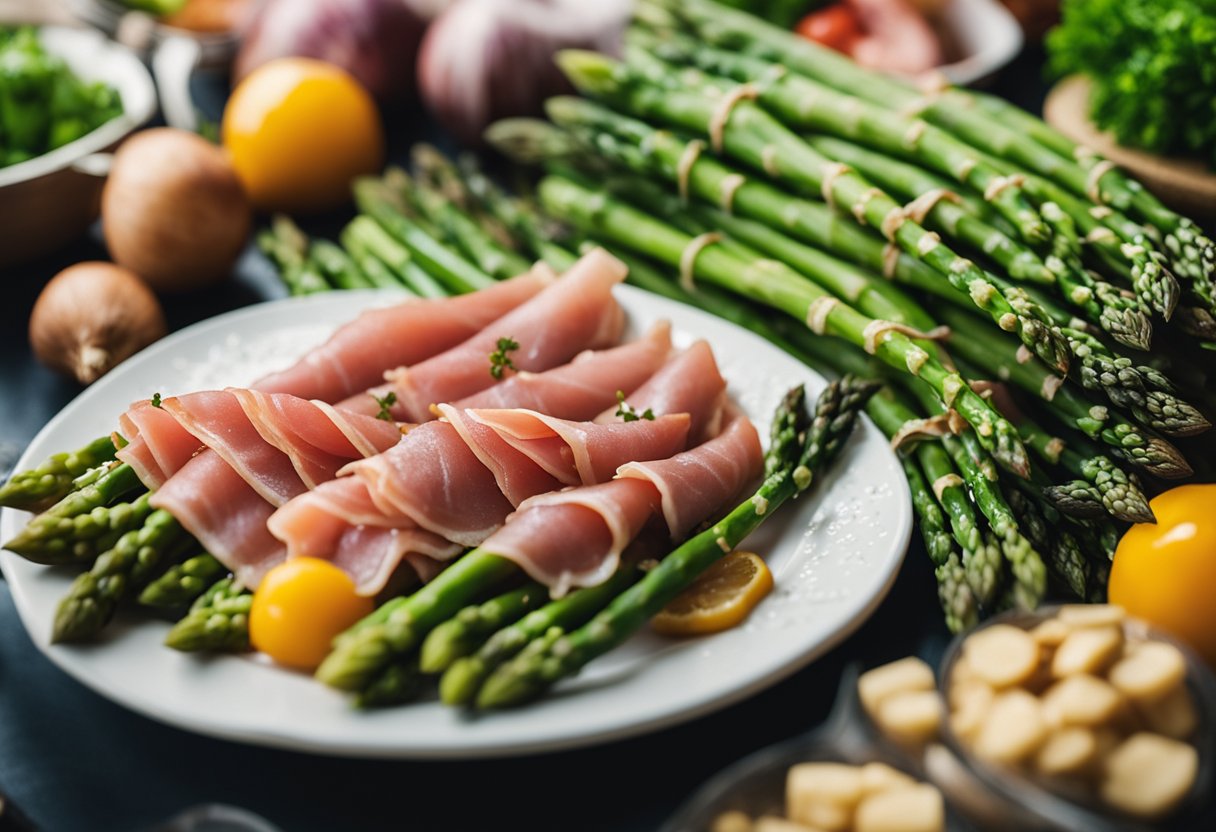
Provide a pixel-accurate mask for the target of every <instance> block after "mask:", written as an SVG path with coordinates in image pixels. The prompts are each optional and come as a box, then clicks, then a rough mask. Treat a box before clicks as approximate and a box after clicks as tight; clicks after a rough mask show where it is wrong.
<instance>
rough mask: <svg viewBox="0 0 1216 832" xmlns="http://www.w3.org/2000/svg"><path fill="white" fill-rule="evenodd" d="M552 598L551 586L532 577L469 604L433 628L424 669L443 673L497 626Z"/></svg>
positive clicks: (423, 656)
mask: <svg viewBox="0 0 1216 832" xmlns="http://www.w3.org/2000/svg"><path fill="white" fill-rule="evenodd" d="M548 600H549V590H548V589H547V588H546V587H544V586H542V585H541V584H538V583H536V582H535V581H529V582H528V583H526V584H524V585H523V586H521V587H518V588H516V589H512V590H510V591H508V592H505V593H503V594H502V595H498V596H496V597H494V598H491V599H490V600H489V601H486V602H485V603H482V604H476V605H473V606H468V607H465V608H464V609H462V610H460V612H458V613H456V614H455V615H454V616H452V617H451V618H449V619H448V620H447V621H445V622H443V623H442V624H440V625H439V626H438V627H436V628H435V629H433V630H431V632H430V634H429V635H428V636H427V637H426V640H425V641H423V642H422V652H421V660H420V663H419V667H420V669H421V670H422V672H423V673H442V672H443V671H444V670H447V668H448V667H449V666H450V665H451V664H452V662H454V661H456V660H457V659H459V658H460V657H462V656H467V655H469V654H470V653H472V652H473V651H474V650H476V649H477V648H478V647H479V646H481V644H482V642H484V641H485V640H486V638H488V637H489V636H490V635H491V634H493V633H494V632H495V631H496V630H499V629H501V628H503V627H505V626H506V625H508V624H511V623H514V622H515V621H516V620H518V619H519V618H521V617H523V616H524V615H526V614H527V613H529V612H531V611H532V610H534V609H536V608H537V607H539V606H541V605H542V604H544V603H545V602H546V601H548Z"/></svg>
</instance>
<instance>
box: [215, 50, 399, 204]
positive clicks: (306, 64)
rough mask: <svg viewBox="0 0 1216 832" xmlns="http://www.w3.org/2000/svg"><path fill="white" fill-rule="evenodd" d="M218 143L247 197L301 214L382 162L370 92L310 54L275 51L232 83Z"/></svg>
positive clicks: (344, 195)
mask: <svg viewBox="0 0 1216 832" xmlns="http://www.w3.org/2000/svg"><path fill="white" fill-rule="evenodd" d="M221 135H222V138H223V142H224V147H225V148H227V150H228V154H229V156H230V157H231V159H232V166H233V167H234V168H235V169H236V173H237V176H239V177H240V179H241V183H242V184H243V185H244V186H245V191H246V192H247V193H248V194H249V198H250V199H251V200H252V201H253V204H254V205H255V206H257V207H258V208H259V209H261V210H265V211H290V212H295V213H309V212H316V211H324V210H327V209H330V208H335V207H338V206H340V205H342V204H343V203H345V202H347V201H348V200H349V199H350V183H351V180H352V179H354V178H355V177H356V176H361V175H363V174H370V173H376V172H378V171H379V170H380V169H381V167H383V165H384V129H383V127H382V126H381V123H380V113H379V111H378V110H377V109H376V103H375V101H373V100H372V97H371V95H370V94H369V93H368V92H367V90H366V89H364V88H363V87H362V86H360V84H359V82H358V81H356V80H355V79H354V78H353V77H351V76H350V75H349V74H348V73H347V72H345V71H344V70H342V69H339V68H338V67H336V66H333V65H332V64H327V63H325V62H323V61H318V60H314V59H312V58H280V59H278V60H274V61H270V62H268V63H266V64H263V65H262V66H260V67H258V68H257V69H255V70H254V71H253V72H251V73H250V74H249V75H248V76H246V77H245V79H244V80H242V81H241V82H240V84H238V85H237V87H236V89H235V90H233V92H232V96H231V97H230V98H229V99H228V104H227V106H226V107H225V109H224V119H223V124H222V126H221Z"/></svg>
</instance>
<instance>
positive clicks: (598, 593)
mask: <svg viewBox="0 0 1216 832" xmlns="http://www.w3.org/2000/svg"><path fill="white" fill-rule="evenodd" d="M640 575H641V572H640V571H639V570H638V569H637V567H636V566H635V565H634V564H625V565H624V566H622V567H621V568H620V569H618V570H617V571H616V573H615V574H614V575H613V576H612V577H611V578H609V579H608V580H607V581H604V583H602V584H599V585H598V586H592V587H586V588H583V589H577V590H575V591H574V592H571V593H569V594H567V595H564V596H562V597H561V598H558V599H557V600H555V601H550V602H549V603H547V604H545V605H544V606H543V607H540V608H539V609H537V610H533V611H532V612H530V613H528V614H527V615H525V616H524V617H523V618H521V619H520V620H519V621H516V622H515V623H513V624H511V625H510V626H507V627H504V628H502V629H501V630H499V631H498V632H496V633H494V634H493V635H491V636H490V637H489V638H488V639H486V641H485V643H484V644H482V645H481V646H480V647H479V648H478V649H477V651H476V652H475V653H473V654H472V655H467V656H464V657H462V658H459V659H456V661H454V662H452V664H451V665H450V666H449V667H448V669H447V670H446V671H445V672H444V674H443V676H442V677H441V678H440V680H439V698H440V699H441V700H443V702H444V703H446V704H448V705H469V704H471V703H472V702H473V700H474V699H475V697H476V696H477V692H478V691H479V690H480V689H481V686H482V684H483V683H484V682H485V680H486V679H487V678H488V677H489V676H490V674H491V673H493V672H494V670H495V669H496V668H497V667H499V665H501V664H503V663H504V662H506V661H507V660H509V659H511V658H512V657H514V656H516V655H518V654H519V652H520V651H521V650H523V649H524V648H525V647H527V646H528V644H530V643H531V642H532V641H534V640H535V639H539V638H541V637H542V636H544V634H545V633H547V632H548V631H549V630H550V629H552V628H554V627H557V628H560V629H570V628H573V627H577V626H579V625H580V624H583V623H584V622H586V621H587V620H588V619H589V618H591V616H593V615H595V614H596V613H597V612H599V611H600V610H602V609H603V608H604V607H606V606H607V605H608V602H609V601H611V600H612V599H613V598H615V597H616V596H618V595H620V594H621V593H622V592H624V591H625V590H626V589H627V588H628V587H629V586H630V585H632V584H633V583H634V582H635V581H637V579H638V578H639V576H640Z"/></svg>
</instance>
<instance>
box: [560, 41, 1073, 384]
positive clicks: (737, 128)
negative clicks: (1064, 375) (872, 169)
mask: <svg viewBox="0 0 1216 832" xmlns="http://www.w3.org/2000/svg"><path fill="white" fill-rule="evenodd" d="M558 62H559V64H560V66H561V67H562V69H563V70H564V72H565V73H566V75H567V77H568V78H570V80H571V81H572V82H573V83H574V85H575V86H576V87H578V88H579V89H580V90H581V91H582V92H584V93H585V94H587V95H590V96H591V97H594V98H600V99H605V100H608V101H610V102H612V103H614V104H615V105H617V106H619V107H621V108H623V109H626V110H628V111H630V112H633V113H636V114H639V115H642V116H645V117H651V118H657V119H661V120H663V121H666V122H667V123H670V124H673V125H675V126H680V127H683V128H686V129H690V130H697V131H707V132H709V133H710V135H711V139H713V140H715V142H716V141H717V139H718V137H719V134H720V138H721V143H722V148H723V149H724V151H725V152H726V153H727V154H728V155H730V156H732V157H735V158H738V159H741V160H742V161H744V162H746V163H747V164H749V165H751V166H753V167H755V168H757V169H759V170H764V171H766V172H768V173H769V174H770V175H771V176H774V177H775V178H777V179H779V180H780V181H781V182H783V183H784V184H787V185H790V186H791V187H794V188H796V189H798V190H800V191H802V192H804V193H805V192H810V193H819V192H821V191H822V192H824V194H825V195H828V196H830V197H831V199H832V201H834V202H835V203H836V204H838V205H841V206H849V207H850V208H852V207H854V206H855V207H857V208H858V218H859V220H860V219H861V218H863V217H864V220H865V222H867V223H869V224H870V225H871V226H873V227H875V228H879V229H883V230H884V233H885V234H886V235H887V236H888V237H889V238H890V240H891V241H892V242H895V243H896V244H897V245H899V247H900V248H902V249H903V250H904V251H905V252H907V253H908V254H911V255H913V256H916V257H918V258H919V259H921V260H923V261H924V262H926V263H928V264H929V265H930V266H932V267H933V268H934V269H936V270H937V271H938V273H939V274H941V275H942V276H944V277H945V278H946V279H947V280H948V281H949V282H950V284H951V285H952V286H954V287H955V289H956V290H957V291H959V292H961V293H964V294H966V295H967V296H968V297H970V298H971V299H972V300H973V301H974V302H975V304H976V305H977V306H979V307H980V308H982V309H984V310H985V311H986V312H988V313H989V314H990V315H991V316H992V318H993V320H994V321H995V322H996V323H997V324H998V325H999V326H1001V327H1002V328H1004V329H1006V330H1009V331H1014V332H1017V333H1018V335H1019V337H1020V338H1021V339H1022V341H1023V343H1025V344H1026V346H1027V347H1028V348H1029V349H1031V350H1032V351H1034V352H1035V353H1036V354H1038V355H1040V356H1041V357H1043V359H1044V360H1045V361H1047V362H1048V364H1050V365H1051V366H1055V367H1057V368H1059V369H1060V370H1061V372H1064V371H1066V370H1067V368H1068V357H1069V353H1068V345H1067V342H1066V341H1065V340H1064V339H1063V337H1062V336H1060V335H1059V334H1058V333H1057V332H1055V331H1054V330H1053V329H1052V327H1051V326H1049V325H1048V324H1047V323H1046V321H1045V319H1044V318H1042V317H1040V315H1041V313H1039V312H1037V310H1035V309H1034V308H1033V306H1032V305H1026V306H1024V307H1023V308H1022V309H1021V310H1015V309H1014V307H1012V306H1011V305H1010V304H1009V302H1008V301H1007V300H1006V299H1005V298H1004V297H1003V296H1002V295H1001V294H1000V292H999V291H998V290H997V289H996V287H995V286H993V285H992V283H991V282H990V281H989V280H987V278H986V277H985V276H984V273H983V271H981V270H980V269H979V268H978V267H977V266H976V265H975V264H974V263H972V262H971V261H970V260H967V259H966V258H963V257H960V256H958V255H957V254H955V253H954V252H953V251H951V250H950V249H949V247H948V246H946V245H944V244H942V243H940V242H939V241H938V238H937V236H936V235H934V234H932V233H931V232H929V231H927V230H925V229H924V228H923V227H922V226H921V225H920V224H919V223H917V222H915V221H914V220H913V219H911V218H909V216H908V214H907V212H905V211H904V209H903V207H902V206H900V205H899V204H897V203H896V202H895V201H894V200H893V199H891V198H890V197H889V196H887V195H886V194H885V193H883V192H881V191H878V190H877V189H875V188H873V186H872V185H870V183H869V182H867V181H866V180H864V179H862V178H861V177H860V176H857V175H856V174H854V173H852V172H850V171H848V170H847V169H842V168H840V167H839V166H838V165H837V163H834V162H832V161H831V160H829V159H827V158H825V157H824V156H822V155H821V154H819V153H818V152H816V151H815V150H813V149H812V148H811V147H810V146H809V145H807V144H806V143H805V142H804V141H802V140H801V139H800V138H799V137H798V136H796V135H795V134H794V133H792V132H790V131H789V130H788V129H787V128H785V127H784V126H782V125H781V124H780V123H779V122H777V121H776V120H775V119H774V118H772V117H771V116H769V115H768V114H767V113H766V112H765V111H764V110H762V109H761V108H760V107H758V106H757V105H755V104H753V103H752V102H750V101H747V100H738V101H736V102H734V105H733V109H724V105H726V104H730V103H731V101H730V99H726V98H723V99H721V100H717V101H716V100H715V99H714V98H713V97H711V96H709V95H707V94H705V93H704V92H698V91H695V90H694V91H687V92H685V91H683V90H677V89H663V88H661V87H658V86H655V85H653V84H650V83H648V82H647V81H646V79H645V78H643V77H640V76H638V75H637V74H635V73H631V72H630V70H629V68H628V67H626V66H625V65H623V64H619V63H617V62H615V61H613V60H612V59H611V58H608V57H606V56H604V55H600V54H597V53H593V52H579V51H565V52H562V53H561V54H560V55H559V56H558ZM723 112H725V113H726V117H725V118H723V117H722V113H723ZM719 128H720V129H719Z"/></svg>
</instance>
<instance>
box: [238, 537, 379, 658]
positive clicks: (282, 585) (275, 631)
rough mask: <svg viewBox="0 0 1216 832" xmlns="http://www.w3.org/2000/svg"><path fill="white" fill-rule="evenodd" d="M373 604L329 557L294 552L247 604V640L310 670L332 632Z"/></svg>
mask: <svg viewBox="0 0 1216 832" xmlns="http://www.w3.org/2000/svg"><path fill="white" fill-rule="evenodd" d="M374 608H375V604H374V602H373V601H372V599H371V598H363V597H360V596H359V595H356V594H355V583H354V581H352V580H351V579H350V576H349V575H347V574H346V573H345V572H343V571H342V570H341V569H339V568H338V567H336V566H334V565H333V564H332V563H330V562H329V561H325V560H319V559H318V558H293V559H292V560H289V561H285V562H284V563H281V564H279V565H278V566H276V567H275V568H274V569H272V570H270V571H269V572H268V573H266V577H265V578H263V579H262V583H261V584H260V585H259V586H258V588H257V591H256V592H255V593H254V594H253V606H252V608H251V609H250V610H249V641H250V642H251V643H252V644H253V646H254V647H255V648H256V649H258V650H261V651H262V652H263V653H265V654H266V655H268V656H270V658H272V659H274V660H275V661H276V662H278V663H279V664H283V665H287V666H288V667H296V668H300V669H302V670H311V669H313V668H315V667H316V666H317V665H319V664H320V663H321V660H322V659H324V658H325V657H326V655H328V654H329V648H330V643H331V642H332V641H333V639H334V636H336V635H338V634H339V633H341V632H342V631H343V630H345V629H346V628H348V627H350V626H351V625H352V624H354V623H355V622H356V621H358V620H359V619H360V618H363V616H365V615H367V614H368V613H370V612H371V611H372V610H373V609H374Z"/></svg>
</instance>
